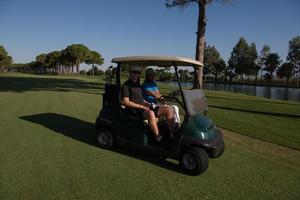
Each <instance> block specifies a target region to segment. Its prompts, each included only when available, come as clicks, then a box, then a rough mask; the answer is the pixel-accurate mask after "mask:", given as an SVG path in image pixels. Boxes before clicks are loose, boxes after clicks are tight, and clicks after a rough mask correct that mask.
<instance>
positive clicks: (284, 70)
mask: <svg viewBox="0 0 300 200" xmlns="http://www.w3.org/2000/svg"><path fill="white" fill-rule="evenodd" d="M293 69H294V65H293V63H291V62H285V63H283V64H282V65H281V66H280V67H279V68H278V70H277V72H276V74H277V77H278V78H285V80H286V87H288V85H289V79H290V78H291V77H292V76H293Z"/></svg>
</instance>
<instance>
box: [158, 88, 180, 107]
mask: <svg viewBox="0 0 300 200" xmlns="http://www.w3.org/2000/svg"><path fill="white" fill-rule="evenodd" d="M179 94H180V91H179V90H173V91H172V92H171V93H170V94H168V95H161V96H160V97H159V98H158V99H157V101H159V102H160V103H162V104H165V103H166V101H176V102H179V99H178V98H177V96H178V95H179Z"/></svg>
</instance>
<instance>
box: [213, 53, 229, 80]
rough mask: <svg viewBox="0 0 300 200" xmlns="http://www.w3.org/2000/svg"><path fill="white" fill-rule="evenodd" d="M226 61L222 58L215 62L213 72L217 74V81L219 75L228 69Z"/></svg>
mask: <svg viewBox="0 0 300 200" xmlns="http://www.w3.org/2000/svg"><path fill="white" fill-rule="evenodd" d="M226 67H227V66H226V63H225V61H224V60H223V59H222V58H219V60H218V61H217V62H216V63H215V66H214V69H213V71H212V73H213V74H214V75H215V81H218V75H219V74H221V73H223V72H224V71H225V69H226Z"/></svg>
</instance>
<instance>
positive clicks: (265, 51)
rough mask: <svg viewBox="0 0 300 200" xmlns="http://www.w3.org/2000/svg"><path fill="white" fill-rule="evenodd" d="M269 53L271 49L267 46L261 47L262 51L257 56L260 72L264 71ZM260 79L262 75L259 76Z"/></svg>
mask: <svg viewBox="0 0 300 200" xmlns="http://www.w3.org/2000/svg"><path fill="white" fill-rule="evenodd" d="M270 53H271V48H270V46H269V45H263V47H262V50H261V51H260V54H259V56H258V60H257V65H258V67H259V68H260V70H261V72H262V71H263V70H262V69H264V68H265V67H266V66H265V63H266V60H267V58H268V56H269V55H270ZM261 78H262V75H261Z"/></svg>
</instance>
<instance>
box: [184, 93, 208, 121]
mask: <svg viewBox="0 0 300 200" xmlns="http://www.w3.org/2000/svg"><path fill="white" fill-rule="evenodd" d="M182 92H183V96H184V99H185V103H186V109H187V114H188V115H189V116H193V115H195V114H197V113H201V114H203V113H204V112H206V111H207V109H208V106H207V100H206V98H205V96H204V93H203V91H202V90H201V89H192V90H183V91H182Z"/></svg>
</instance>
